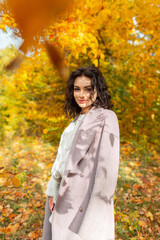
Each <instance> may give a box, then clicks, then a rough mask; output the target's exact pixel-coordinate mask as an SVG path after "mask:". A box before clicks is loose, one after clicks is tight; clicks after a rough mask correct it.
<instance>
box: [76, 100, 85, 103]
mask: <svg viewBox="0 0 160 240" xmlns="http://www.w3.org/2000/svg"><path fill="white" fill-rule="evenodd" d="M78 101H79V102H80V103H85V102H86V100H78Z"/></svg>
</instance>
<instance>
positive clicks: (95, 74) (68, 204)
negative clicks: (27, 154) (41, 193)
mask: <svg viewBox="0 0 160 240" xmlns="http://www.w3.org/2000/svg"><path fill="white" fill-rule="evenodd" d="M110 98H111V97H110V95H109V93H108V91H107V86H106V83H105V79H104V77H103V76H102V74H101V72H100V71H99V70H98V68H96V67H94V66H89V67H82V68H79V69H78V70H77V71H74V72H72V74H71V75H70V77H69V80H68V85H67V91H66V100H65V112H66V114H67V116H69V117H73V118H74V120H73V121H72V122H71V123H70V124H69V126H68V127H67V128H66V129H65V130H64V132H63V134H62V136H61V140H60V144H59V148H58V154H57V157H56V160H55V162H54V164H53V167H52V171H51V175H52V176H51V178H50V181H49V183H48V186H47V191H46V194H47V202H46V209H45V220H44V229H43V236H42V239H43V240H51V239H52V240H114V238H115V236H114V235H115V234H114V232H115V229H114V205H113V195H114V192H115V188H116V184H117V177H118V167H119V125H118V119H117V116H116V114H115V113H114V112H113V111H112V110H110V109H111V107H112V105H111V102H110Z"/></svg>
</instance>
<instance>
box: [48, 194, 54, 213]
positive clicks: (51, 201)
mask: <svg viewBox="0 0 160 240" xmlns="http://www.w3.org/2000/svg"><path fill="white" fill-rule="evenodd" d="M49 209H50V211H51V213H52V212H53V209H54V202H53V197H49Z"/></svg>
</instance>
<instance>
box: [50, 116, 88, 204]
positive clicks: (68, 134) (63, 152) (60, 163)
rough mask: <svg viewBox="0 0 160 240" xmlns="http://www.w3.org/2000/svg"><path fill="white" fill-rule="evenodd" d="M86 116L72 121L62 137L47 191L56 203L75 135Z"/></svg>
mask: <svg viewBox="0 0 160 240" xmlns="http://www.w3.org/2000/svg"><path fill="white" fill-rule="evenodd" d="M84 116H85V114H80V115H79V117H78V119H77V120H76V121H75V122H74V121H72V122H71V123H70V124H69V125H68V127H66V128H65V130H64V131H63V133H62V135H61V139H60V143H59V147H58V152H57V156H56V159H55V161H54V164H53V167H52V170H51V178H50V180H49V182H48V185H47V190H46V195H48V196H53V202H54V203H56V200H57V196H58V191H59V186H60V182H61V179H62V176H63V173H64V169H65V164H66V162H67V158H68V155H69V151H70V148H71V146H72V142H73V138H74V135H75V133H76V131H77V129H78V127H79V125H80V123H81V121H82V120H83V118H84Z"/></svg>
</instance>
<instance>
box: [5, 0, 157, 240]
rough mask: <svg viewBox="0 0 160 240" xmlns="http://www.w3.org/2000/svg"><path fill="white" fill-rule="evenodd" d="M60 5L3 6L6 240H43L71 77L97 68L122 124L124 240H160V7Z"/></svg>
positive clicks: (120, 214)
mask: <svg viewBox="0 0 160 240" xmlns="http://www.w3.org/2000/svg"><path fill="white" fill-rule="evenodd" d="M58 2H59V3H56V1H55V0H45V1H38V0H35V1H34V2H33V1H31V0H28V1H20V0H14V1H13V0H4V1H2V0H1V1H0V6H1V8H0V164H1V168H0V169H1V170H0V173H1V174H0V177H1V184H0V188H1V189H0V190H1V206H0V210H1V213H0V214H1V215H0V216H1V218H0V238H1V239H20V236H21V238H23V239H25V238H26V239H41V235H42V225H43V217H44V206H45V189H46V184H47V182H48V180H49V178H50V170H51V167H52V164H53V162H54V159H55V156H56V152H57V148H58V144H59V140H60V136H61V133H62V131H63V130H64V128H65V127H66V126H67V125H68V124H69V122H70V121H71V119H67V118H66V117H65V115H64V111H63V104H64V96H65V88H66V79H67V76H68V74H69V73H70V72H71V71H73V70H75V69H76V68H78V67H80V66H86V65H92V64H94V65H95V66H97V67H99V69H100V70H101V72H102V73H103V74H104V76H105V78H106V83H107V85H108V90H109V92H110V94H111V97H112V103H113V111H115V113H116V114H117V117H118V120H119V126H120V135H121V136H120V137H121V157H120V170H119V180H118V185H117V190H116V193H115V197H114V202H115V221H116V226H115V227H116V228H115V231H116V239H119V240H126V239H131V240H137V239H139V240H148V239H151V240H154V239H159V238H160V234H159V232H160V227H159V221H158V217H159V211H158V209H159V208H158V204H159V200H160V198H159V190H158V187H159V183H158V181H159V171H158V168H159V132H160V131H159V130H160V129H159V127H158V126H159V118H160V111H159V110H160V95H159V79H160V5H159V1H158V0H105V1H103V0H100V1H96V0H82V1H78V0H73V1H71V0H70V1H65V0H60V1H58ZM48 46H49V47H48ZM31 213H32V214H31ZM33 213H34V214H33Z"/></svg>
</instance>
